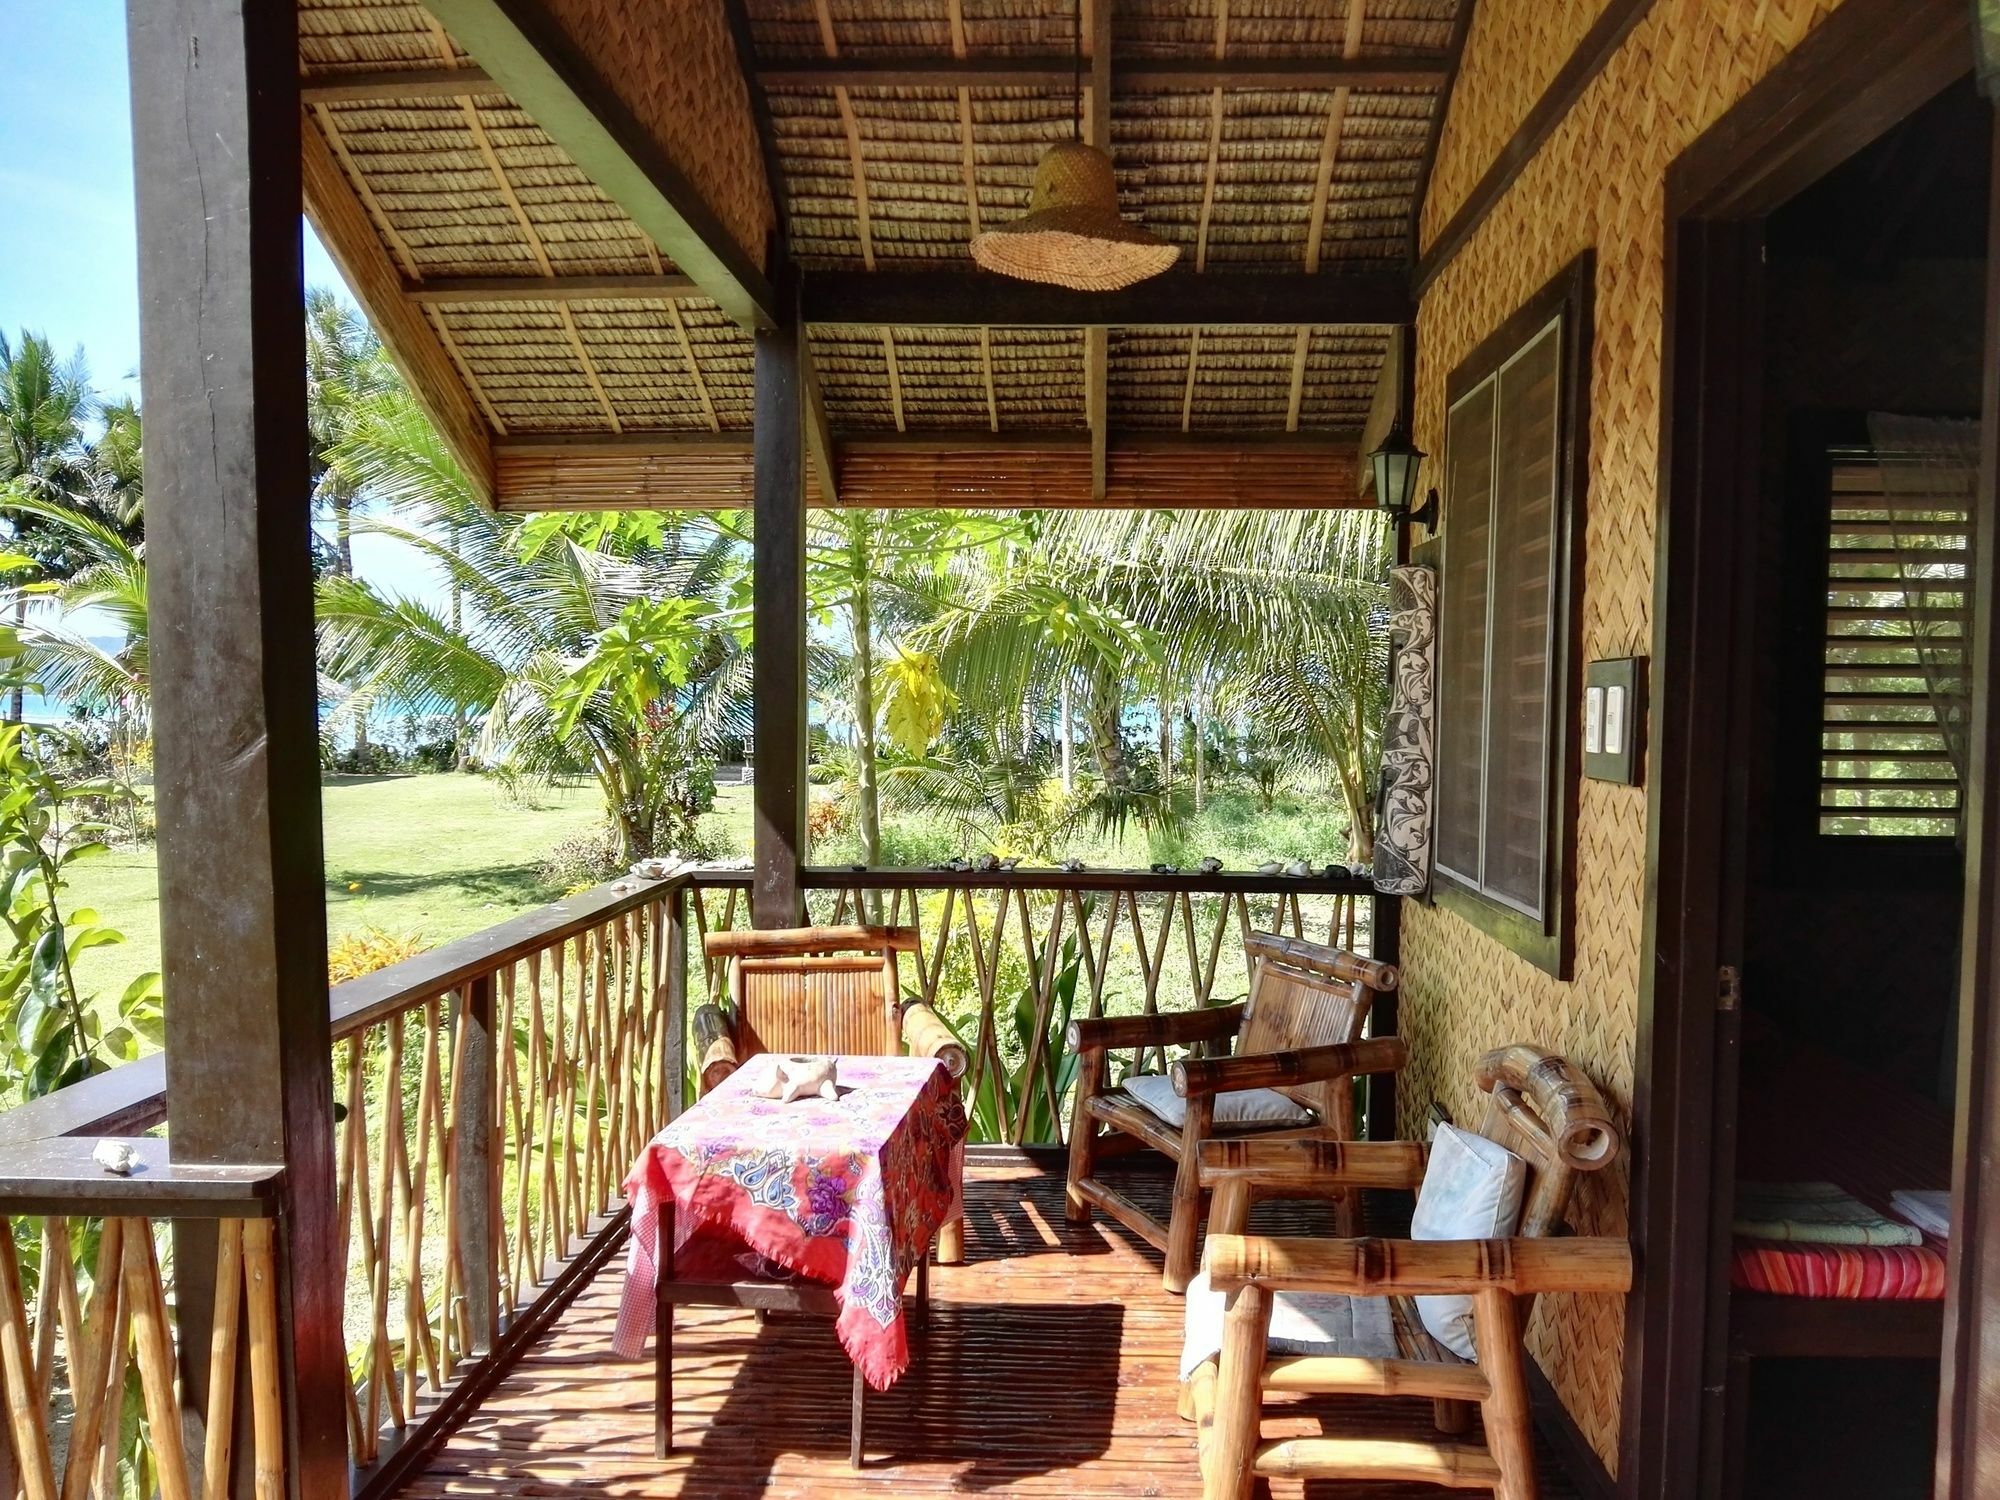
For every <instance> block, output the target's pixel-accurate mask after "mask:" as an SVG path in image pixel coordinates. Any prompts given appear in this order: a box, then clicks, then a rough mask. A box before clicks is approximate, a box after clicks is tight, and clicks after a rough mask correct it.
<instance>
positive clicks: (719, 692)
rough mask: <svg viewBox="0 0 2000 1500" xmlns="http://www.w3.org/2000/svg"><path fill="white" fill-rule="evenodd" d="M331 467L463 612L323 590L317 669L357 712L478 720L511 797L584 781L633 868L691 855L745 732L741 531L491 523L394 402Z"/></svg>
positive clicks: (651, 521) (360, 429) (363, 418)
mask: <svg viewBox="0 0 2000 1500" xmlns="http://www.w3.org/2000/svg"><path fill="white" fill-rule="evenodd" d="M334 462H336V463H337V464H339V465H341V466H342V467H343V468H344V469H345V470H346V471H347V472H349V473H351V474H352V475H353V476H354V477H355V479H356V481H357V482H358V483H359V485H360V486H361V489H362V490H363V491H364V492H365V493H366V494H367V495H368V496H369V497H370V498H371V499H373V500H376V501H379V502H380V503H381V510H380V512H379V513H377V514H373V515H369V514H361V515H357V516H356V517H355V519H354V526H355V529H356V531H357V532H372V533H377V534H380V535H384V536H389V537H393V538H395V539H396V540H398V541H400V542H401V543H402V544H403V545H404V546H406V547H408V548H410V549H412V550H413V551H415V552H416V553H418V554H419V555H421V556H422V557H424V558H425V559H427V560H428V561H429V562H430V564H431V565H432V567H433V568H434V569H435V570H436V571H437V573H438V574H439V576H440V577H442V578H443V579H444V580H445V581H446V583H447V584H448V585H449V586H450V587H451V588H452V589H453V590H454V591H455V592H456V593H457V594H458V595H459V596H461V597H462V599H463V607H462V608H452V609H450V610H448V611H440V610H439V609H437V608H435V607H434V606H432V605H431V604H429V603H426V602H425V601H423V600H420V599H411V598H403V597H398V596H395V595H391V594H387V593H385V592H383V591H382V590H380V589H378V588H377V587H376V586H375V585H373V584H372V583H369V582H366V581H364V580H361V579H356V578H352V577H347V576H344V575H337V574H336V575H333V576H329V577H326V578H323V579H322V580H321V582H320V585H319V621H320V656H321V666H322V670H323V672H324V673H325V674H326V675H327V676H328V677H330V678H332V679H333V680H335V681H337V682H339V683H341V684H343V685H344V686H345V688H346V689H347V690H348V691H349V693H350V694H351V695H353V696H355V697H357V698H359V699H360V701H362V702H387V703H394V704H396V705H398V706H399V707H401V708H403V709H404V710H406V711H408V712H411V713H418V714H427V713H430V714H447V715H454V716H457V715H464V716H468V717H470V718H472V719H475V720H476V721H478V722H479V724H480V726H481V727H480V734H479V743H478V753H479V755H480V758H481V759H482V760H483V761H485V762H486V763H488V764H493V765H500V766H504V767H505V768H506V772H507V774H508V776H509V777H510V778H512V779H513V780H514V781H515V782H516V783H517V784H521V783H525V782H532V781H536V780H546V779H551V778H556V777H563V776H573V775H588V776H592V777H594V778H595V779H596V780H597V782H598V785H599V787H600V788H601V790H602V791H603V794H604V801H605V811H606V815H607V817H609V818H610V819H611V820H612V821H613V822H615V823H616V824H617V826H618V828H619V831H620V835H621V837H622V839H623V840H624V844H625V854H626V857H627V858H628V859H638V858H643V857H645V856H647V855H650V854H652V853H654V852H655V851H656V850H664V849H665V848H667V847H669V846H671V845H672V844H674V843H675V842H676V841H677V840H681V839H684V838H685V837H686V836H687V835H688V834H689V832H690V831H691V827H692V820H693V818H694V816H695V815H696V814H697V813H698V812H699V811H700V810H701V809H702V808H704V807H705V806H706V804H707V799H708V798H710V797H712V795H713V790H712V788H713V783H712V780H710V779H709V778H708V775H707V769H708V762H707V759H706V757H707V755H708V753H709V752H710V751H711V750H712V749H713V747H714V746H715V745H716V744H717V743H719V742H720V741H721V739H722V738H724V737H725V736H727V735H731V734H742V733H743V732H745V731H746V730H747V729H748V727H749V677H750V659H749V654H748V651H747V645H748V634H749V627H748V620H749V614H748V608H747V572H748V568H747V559H746V557H745V555H744V552H743V549H742V547H741V545H740V544H739V543H738V542H737V541H736V540H735V539H734V536H733V535H732V533H731V532H729V531H728V530H725V529H724V528H723V527H721V526H718V525H717V524H715V522H714V521H713V520H711V519H709V518H705V517H701V516H679V515H664V514H656V515H651V516H636V517H632V518H630V519H629V520H612V521H605V520H602V519H600V518H596V517H589V516H576V517H572V516H555V517H540V518H536V520H534V521H532V522H524V521H523V520H522V519H521V518H519V517H515V516H507V515H502V514H498V513H495V512H493V511H491V510H488V509H487V508H486V507H485V506H484V505H482V504H480V503H479V502H478V500H477V499H476V498H475V497H474V496H473V494H472V492H471V489H470V487H469V486H468V484H467V483H466V480H465V477H464V475H463V474H462V473H461V472H460V471H459V469H458V466H457V464H456V463H455V462H454V461H453V460H452V458H451V456H450V454H449V453H448V452H446V451H445V448H444V446H443V443H442V442H441V441H440V439H439V438H438V436H437V434H436V432H435V431H434V430H433V429H432V428H431V426H430V424H429V423H428V422H427V421H426V420H425V419H424V417H423V415H422V413H421V412H420V411H419V410H418V409H417V407H416V406H415V404H414V402H413V401H412V400H411V399H410V397H409V396H408V395H407V394H406V393H405V392H404V391H402V390H401V389H400V388H397V389H394V390H391V391H387V392H384V393H381V394H379V395H376V396H374V397H371V398H369V399H368V400H366V401H364V402H362V403H360V404H359V405H358V406H357V407H356V408H355V409H354V411H353V412H352V413H351V414H350V420H349V424H348V427H347V431H346V436H345V437H344V438H343V439H342V442H341V443H340V445H339V446H338V447H337V449H336V451H335V454H334ZM343 701H345V700H343Z"/></svg>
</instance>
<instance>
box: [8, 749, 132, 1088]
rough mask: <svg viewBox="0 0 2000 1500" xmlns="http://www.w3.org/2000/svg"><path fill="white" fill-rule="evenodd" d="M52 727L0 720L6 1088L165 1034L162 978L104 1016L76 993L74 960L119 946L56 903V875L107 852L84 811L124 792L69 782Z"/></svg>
mask: <svg viewBox="0 0 2000 1500" xmlns="http://www.w3.org/2000/svg"><path fill="white" fill-rule="evenodd" d="M59 733H60V731H55V730H48V729H31V728H29V727H28V726H25V725H21V724H5V725H0V921H4V923H5V925H6V931H5V934H4V936H5V939H6V943H7V947H6V951H5V952H4V954H0V1021H4V1026H0V1048H4V1062H5V1082H6V1091H7V1092H8V1093H13V1094H18V1095H19V1096H21V1097H26V1098H35V1097H38V1096H40V1095H43V1094H48V1093H53V1092H54V1091H55V1090H57V1089H60V1088H65V1087H67V1086H68V1085H70V1084H72V1083H76V1082H79V1081H81V1080H82V1079H84V1078H87V1077H89V1076H90V1075H91V1074H92V1073H96V1072H100V1071H102V1070H103V1069H105V1068H107V1067H109V1066H110V1065H112V1064H113V1063H116V1062H125V1061H129V1060H131V1059H133V1058H136V1057H137V1056H138V1055H139V1053H140V1052H141V1050H143V1048H144V1047H145V1046H147V1045H149V1044H150V1045H152V1046H159V1045H161V1043H162V1042H163V1041H164V1037H163V1035H162V1015H161V1008H160V981H159V976H158V975H157V974H144V975H141V976H140V977H139V978H137V979H135V980H133V981H132V983H131V984H129V985H127V986H126V988H125V992H124V994H123V995H121V996H120V997H119V999H118V1001H117V1003H116V1005H115V1006H114V1007H113V1009H112V1011H111V1013H110V1015H109V1016H106V1015H105V1013H104V1012H103V1010H102V1008H101V1007H100V1006H99V1005H98V1004H97V1003H96V1001H95V999H94V998H93V997H89V996H85V995H84V994H82V993H81V992H80V991H79V990H78V988H77V982H76V960H77V957H78V955H80V954H82V953H84V952H86V951H87V950H89V949H91V948H99V947H104V946H107V945H109V944H113V943H121V942H123V941H124V934H122V933H120V932H119V931H117V929H115V928H112V927H109V926H107V925H105V923H104V922H103V921H102V920H100V918H99V917H98V914H97V913H96V912H95V911H93V910H92V909H90V908H89V907H79V908H76V909H74V910H71V911H68V912H67V913H66V912H65V911H64V910H63V905H62V890H63V877H64V872H65V871H66V870H68V868H69V867H70V866H71V865H73V864H75V863H76V862H77V861H79V860H82V859H88V858H90V857H91V856H92V855H95V854H100V853H102V852H103V850H104V843H103V837H102V836H103V834H104V833H105V832H106V831H107V830H108V829H109V827H110V825H109V824H108V823H106V822H105V821H104V820H103V819H102V818H101V817H93V816H88V815H86V814H85V812H84V807H85V806H86V805H89V804H96V805H100V806H101V805H102V804H103V803H104V802H105V801H106V800H107V799H112V798H115V797H117V796H118V795H120V789H119V788H118V786H117V785H116V783H113V782H106V781H97V782H74V783H72V782H65V781H64V780H63V779H61V777H59V776H58V775H57V774H56V772H55V771H54V770H53V769H52V768H51V764H50V758H49V757H47V756H45V755H43V754H42V753H40V752H39V750H38V747H37V745H36V741H37V740H39V739H42V738H45V737H53V736H57V735H59Z"/></svg>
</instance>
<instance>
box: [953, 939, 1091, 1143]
mask: <svg viewBox="0 0 2000 1500" xmlns="http://www.w3.org/2000/svg"><path fill="white" fill-rule="evenodd" d="M1082 968H1083V950H1082V948H1081V946H1080V945H1079V944H1078V943H1077V940H1076V934H1075V933H1071V934H1070V935H1069V937H1067V938H1066V939H1064V941H1063V949H1062V963H1061V966H1060V967H1059V968H1058V969H1057V970H1056V973H1055V980H1054V983H1053V985H1052V986H1051V992H1050V997H1049V1029H1048V1031H1047V1033H1046V1034H1045V1035H1044V1036H1043V1037H1042V1045H1041V1047H1040V1048H1039V1049H1037V1048H1036V1047H1035V1045H1034V1041H1035V1015H1036V1009H1037V1007H1036V1004H1035V991H1034V987H1033V986H1032V985H1023V986H1022V987H1021V989H1020V992H1019V993H1018V995H1017V996H1016V997H1015V999H1014V1002H1013V1004H1011V1005H1007V1006H1004V1007H1003V1006H1001V1005H1000V1004H998V1003H997V1002H996V1003H995V1005H994V1008H993V1025H994V1028H995V1031H996V1032H997V1033H998V1034H997V1036H996V1038H995V1040H996V1041H997V1042H998V1043H999V1053H1000V1057H1001V1064H1002V1065H1001V1066H1000V1067H998V1068H996V1067H994V1066H992V1064H991V1062H990V1061H989V1063H988V1065H987V1066H986V1067H985V1068H978V1067H975V1068H974V1070H973V1071H975V1072H977V1073H978V1074H979V1083H978V1085H977V1087H975V1088H974V1090H973V1091H972V1095H971V1097H970V1098H968V1099H967V1100H966V1105H965V1113H966V1117H967V1122H968V1124H969V1125H970V1126H971V1139H972V1140H975V1141H1006V1140H1011V1139H1013V1135H1014V1130H1013V1127H1014V1125H1015V1123H1016V1122H1017V1121H1018V1120H1020V1118H1021V1112H1022V1109H1023V1107H1024V1103H1025V1108H1026V1110H1027V1119H1026V1125H1025V1129H1023V1130H1022V1131H1021V1132H1020V1136H1021V1139H1022V1140H1024V1141H1060V1140H1061V1139H1062V1130H1061V1127H1060V1124H1059V1121H1058V1117H1057V1110H1058V1109H1060V1108H1061V1105H1062V1101H1063V1098H1064V1097H1065V1096H1066V1095H1067V1094H1068V1093H1069V1091H1070V1089H1071V1088H1073V1087H1074V1086H1075V1084H1076V1068H1077V1058H1076V1054H1074V1053H1073V1052H1071V1051H1069V1049H1068V1048H1066V1047H1065V1046H1064V1045H1063V1033H1064V1032H1066V1031H1067V1030H1069V1023H1070V1018H1071V1016H1072V1015H1074V1014H1075V1012H1076V984H1077V976H1078V975H1079V973H1081V971H1082ZM945 1020H946V1024H947V1025H949V1026H950V1027H951V1028H952V1030H953V1032H954V1033H956V1034H957V1036H958V1039H959V1041H960V1042H961V1043H963V1044H964V1046H965V1049H966V1051H967V1052H970V1053H973V1054H974V1056H975V1057H976V1056H977V1051H978V1046H979V1017H978V1015H977V1014H976V1013H975V1014H973V1015H970V1016H960V1017H957V1018H951V1017H946V1018H945ZM968 1030H969V1031H970V1033H971V1034H970V1035H967V1032H968ZM1037 1054H1038V1055H1037ZM1031 1067H1032V1068H1033V1069H1034V1072H1032V1073H1031V1072H1030V1068H1031ZM1036 1074H1039V1075H1040V1076H1039V1078H1038V1077H1037V1076H1036ZM1051 1079H1053V1082H1054V1087H1053V1088H1052V1089H1051V1088H1049V1087H1047V1086H1046V1085H1047V1083H1048V1082H1049V1080H1051ZM1051 1095H1053V1097H1054V1100H1055V1104H1054V1106H1053V1107H1052V1106H1051V1104H1050V1097H1051Z"/></svg>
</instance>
